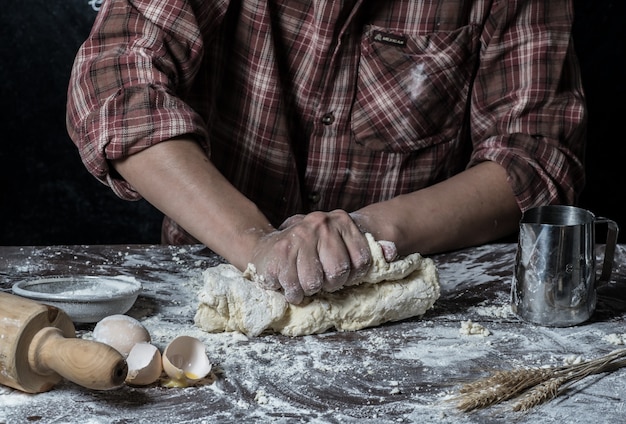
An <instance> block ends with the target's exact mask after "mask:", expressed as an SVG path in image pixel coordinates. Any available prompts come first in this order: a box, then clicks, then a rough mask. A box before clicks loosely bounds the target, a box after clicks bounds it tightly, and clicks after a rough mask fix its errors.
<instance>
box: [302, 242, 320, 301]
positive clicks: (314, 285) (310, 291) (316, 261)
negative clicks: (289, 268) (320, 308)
mask: <svg viewBox="0 0 626 424" xmlns="http://www.w3.org/2000/svg"><path fill="white" fill-rule="evenodd" d="M297 266H298V280H299V284H300V287H301V288H302V291H303V293H304V295H305V296H311V295H314V294H315V293H319V292H320V291H321V290H322V288H323V283H324V269H323V267H322V262H321V260H320V258H319V257H318V252H317V250H315V249H306V250H300V251H299V252H298V261H297Z"/></svg>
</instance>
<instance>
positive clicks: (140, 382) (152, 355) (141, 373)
mask: <svg viewBox="0 0 626 424" xmlns="http://www.w3.org/2000/svg"><path fill="white" fill-rule="evenodd" d="M126 363H127V364H128V375H127V376H126V384H130V385H133V386H147V385H149V384H152V383H154V382H155V381H157V380H158V379H159V377H161V373H162V371H163V366H162V364H161V352H160V351H159V349H158V348H157V347H156V346H154V345H152V344H150V343H145V342H141V343H137V344H135V346H133V348H132V349H131V350H130V353H129V354H128V358H126Z"/></svg>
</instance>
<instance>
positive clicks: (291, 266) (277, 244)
mask: <svg viewBox="0 0 626 424" xmlns="http://www.w3.org/2000/svg"><path fill="white" fill-rule="evenodd" d="M386 250H387V251H389V250H391V254H392V255H393V256H395V249H394V248H393V246H387V249H386ZM371 262H372V256H371V253H370V249H369V246H368V243H367V239H366V238H365V236H364V234H363V233H362V232H361V230H360V229H359V228H358V226H357V225H356V224H355V222H354V221H353V220H352V219H351V217H350V215H348V214H347V213H346V212H344V211H340V210H337V211H332V212H312V213H310V214H308V215H296V216H293V217H291V218H289V219H287V220H286V221H285V222H284V223H283V224H282V225H281V226H280V228H279V229H278V230H277V231H275V232H272V233H270V234H267V235H265V236H264V237H262V238H261V239H260V242H259V244H258V246H257V248H256V249H255V252H254V255H253V258H252V263H253V264H254V266H255V267H256V271H257V273H258V275H259V276H260V277H261V279H262V281H263V282H262V284H263V285H264V287H265V288H267V289H272V290H279V289H281V288H282V289H283V290H284V294H285V298H286V299H287V301H288V302H290V303H294V304H298V303H301V302H302V300H303V299H304V297H305V296H311V295H313V294H315V293H318V292H320V291H322V290H323V291H328V292H332V291H335V290H338V289H340V288H341V287H344V286H349V285H351V284H354V283H356V282H358V281H360V278H362V277H363V275H365V273H367V271H368V270H369V268H370V266H371Z"/></svg>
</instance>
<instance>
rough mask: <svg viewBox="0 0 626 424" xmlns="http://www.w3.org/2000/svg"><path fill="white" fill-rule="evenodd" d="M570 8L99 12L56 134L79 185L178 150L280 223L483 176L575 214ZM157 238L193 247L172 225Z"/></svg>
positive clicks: (578, 116) (392, 0)
mask: <svg viewBox="0 0 626 424" xmlns="http://www.w3.org/2000/svg"><path fill="white" fill-rule="evenodd" d="M572 20H573V8H572V4H571V1H568V0H553V1H542V0H532V1H498V0H475V1H470V0H465V1H464V0H439V1H437V0H428V1H411V0H388V1H376V2H374V1H363V0H338V1H323V0H312V1H300V0H287V1H278V0H266V1H251V0H242V1H228V0H221V1H220V0H213V1H206V0H134V1H132V2H131V1H127V0H107V1H105V3H104V5H103V7H102V9H101V10H100V12H99V14H98V16H97V19H96V22H95V24H94V28H93V31H92V33H91V35H90V36H89V38H88V39H87V41H86V42H85V43H84V44H83V46H82V47H81V48H80V50H79V52H78V55H77V58H76V62H75V65H74V68H73V71H72V76H71V81H70V86H69V92H68V115H67V121H68V130H69V133H70V135H71V137H72V139H73V140H74V142H75V143H76V144H77V146H78V148H79V151H80V153H81V157H82V160H83V161H84V163H85V165H86V167H87V168H88V170H89V171H90V172H91V173H92V174H94V175H95V176H96V177H97V178H99V179H100V180H101V181H102V182H104V183H106V184H108V185H110V186H111V187H112V188H113V190H114V191H115V193H116V194H117V195H119V196H120V197H122V198H126V199H134V198H138V197H139V195H138V194H137V193H136V192H135V191H134V190H133V188H132V187H131V186H130V185H129V184H128V183H126V182H125V181H123V180H122V179H120V177H119V176H118V175H116V174H115V173H114V172H113V171H112V169H111V168H110V166H109V162H108V161H109V160H111V159H116V158H122V157H125V156H127V155H130V154H132V153H134V152H138V151H140V150H142V149H145V148H147V147H149V146H151V145H154V144H156V143H159V142H161V141H164V140H167V139H169V138H172V137H176V136H180V135H191V136H193V137H194V138H195V139H197V140H198V142H199V143H201V144H202V145H203V147H204V148H205V150H206V152H207V154H208V155H210V157H211V160H212V161H213V163H214V164H215V165H216V166H217V167H218V168H219V169H220V170H221V172H222V173H224V175H225V176H226V177H227V178H228V179H229V180H230V181H231V182H232V183H233V184H234V185H235V186H236V187H238V188H239V189H240V190H241V191H242V192H243V193H244V194H245V195H246V196H248V197H249V198H251V199H252V200H254V201H255V202H256V203H257V205H258V206H259V207H260V208H261V210H263V211H264V212H265V213H266V214H267V216H268V218H269V219H270V220H271V221H272V222H273V223H275V224H278V223H280V222H282V220H283V219H285V218H286V217H288V216H290V215H292V214H294V213H303V212H308V211H312V210H331V209H335V208H342V209H345V210H348V211H352V210H355V209H358V208H359V207H362V206H364V205H366V204H369V203H372V202H377V201H381V200H385V199H389V198H391V197H393V196H396V195H399V194H402V193H407V192H411V191H414V190H419V189H420V188H423V187H425V186H428V185H431V184H434V183H436V182H438V181H441V180H444V179H446V178H448V177H450V176H451V175H454V174H456V173H458V172H460V171H462V170H463V169H465V168H466V167H468V166H472V165H474V164H476V163H478V162H481V161H486V160H490V161H494V162H497V163H499V164H501V165H502V166H504V168H505V169H507V171H508V174H509V180H510V183H511V186H512V188H513V191H514V193H515V196H516V198H517V200H518V203H519V205H520V207H521V208H522V209H523V210H525V209H527V208H529V207H532V206H534V205H538V204H546V203H556V202H561V203H573V202H574V201H575V200H576V195H577V193H578V192H579V191H580V190H581V188H582V184H583V182H584V173H583V164H582V157H583V151H584V129H585V108H584V98H583V94H582V89H581V82H580V75H579V70H578V66H577V63H576V59H575V57H574V54H573V46H572V41H571V37H570V29H571V24H572ZM164 235H165V236H164V238H165V239H166V240H167V241H170V242H181V241H191V240H190V239H188V238H185V235H184V233H183V232H182V229H180V228H178V227H177V226H176V225H175V224H174V223H172V222H169V221H168V222H167V224H166V226H165V228H164Z"/></svg>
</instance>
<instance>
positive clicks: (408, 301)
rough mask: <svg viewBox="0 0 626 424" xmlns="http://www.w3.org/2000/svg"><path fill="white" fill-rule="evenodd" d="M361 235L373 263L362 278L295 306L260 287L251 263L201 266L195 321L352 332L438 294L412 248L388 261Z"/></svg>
mask: <svg viewBox="0 0 626 424" xmlns="http://www.w3.org/2000/svg"><path fill="white" fill-rule="evenodd" d="M366 237H367V239H368V242H369V247H370V250H371V251H372V258H373V264H372V267H371V268H370V270H369V272H368V273H367V275H365V276H364V277H363V281H362V283H361V284H359V285H355V286H349V287H346V288H343V289H341V290H339V291H336V292H333V293H319V294H316V295H314V296H311V297H308V298H306V299H305V300H304V302H303V303H302V304H300V305H292V304H290V303H288V302H287V301H286V300H285V297H284V296H283V294H282V293H280V292H276V291H271V290H265V289H263V288H261V287H259V285H258V284H257V283H255V280H258V276H257V275H256V272H255V270H254V268H252V267H249V268H248V269H247V270H246V271H245V272H244V273H241V272H240V271H239V270H237V268H235V267H234V266H232V265H227V264H222V265H218V266H216V267H212V268H209V269H207V270H205V271H204V273H203V277H204V288H203V289H202V291H201V292H200V293H199V300H200V302H199V305H198V310H197V312H196V316H195V323H196V325H197V326H198V327H200V328H201V329H203V330H205V331H208V332H221V331H239V332H242V333H244V334H246V335H248V336H258V335H260V334H261V333H263V332H265V331H270V332H277V333H281V334H284V335H287V336H303V335H308V334H317V333H322V332H324V331H327V330H329V329H331V328H334V329H336V330H338V331H354V330H359V329H362V328H366V327H371V326H376V325H379V324H382V323H385V322H390V321H399V320H403V319H406V318H411V317H414V316H419V315H423V314H424V313H425V312H426V311H427V310H428V309H430V308H431V307H432V306H433V304H434V303H435V301H436V300H437V299H438V298H439V277H438V274H437V269H436V267H435V264H434V263H433V261H432V260H431V259H428V258H423V257H422V256H421V255H420V254H418V253H414V254H411V255H409V256H406V257H405V258H402V259H399V260H397V261H394V262H391V263H389V262H387V261H386V260H385V258H384V255H383V251H382V248H381V247H380V245H379V244H378V243H376V242H375V241H374V238H373V237H372V236H371V235H370V234H366ZM251 280H252V281H251Z"/></svg>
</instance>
